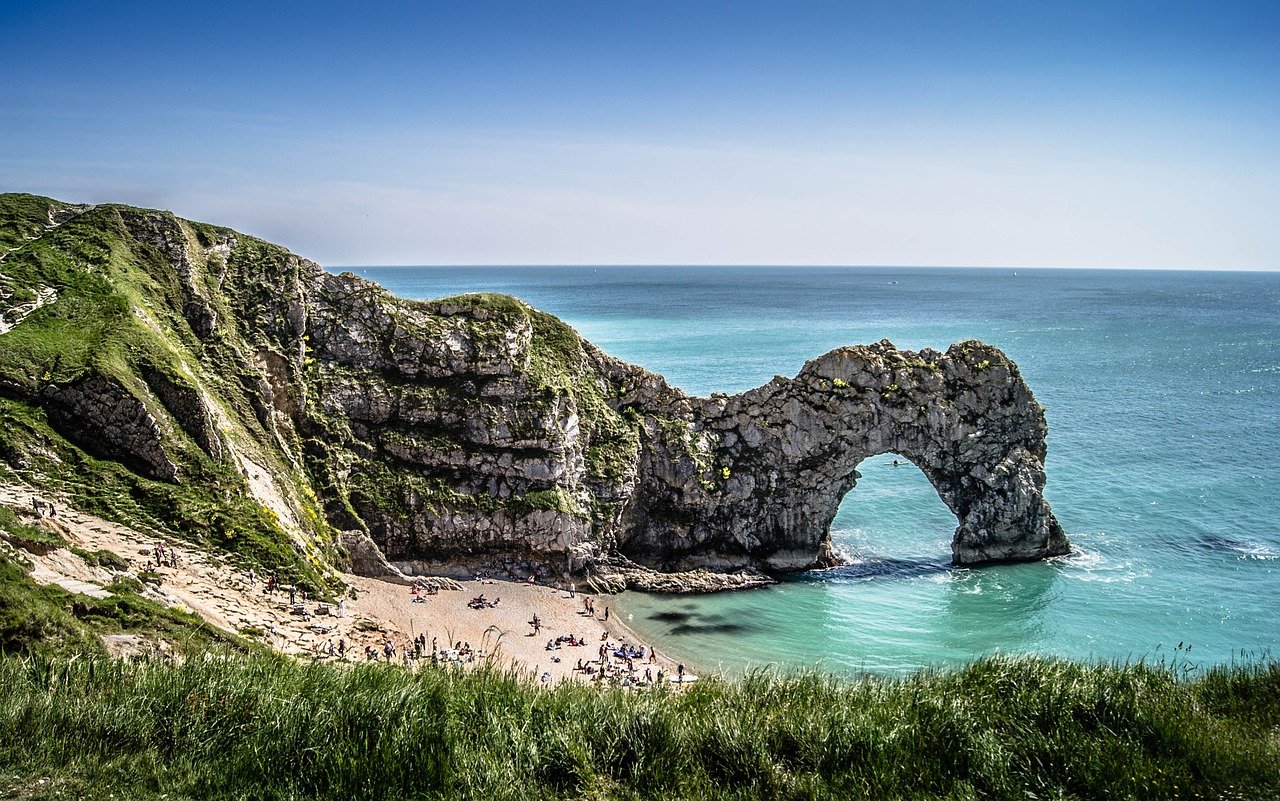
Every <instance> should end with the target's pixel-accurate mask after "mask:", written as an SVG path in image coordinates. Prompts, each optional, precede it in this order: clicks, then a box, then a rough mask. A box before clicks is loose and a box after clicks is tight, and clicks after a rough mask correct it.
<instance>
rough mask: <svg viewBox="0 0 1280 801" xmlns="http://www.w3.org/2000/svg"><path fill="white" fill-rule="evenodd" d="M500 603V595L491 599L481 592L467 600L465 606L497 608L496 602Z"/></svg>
mask: <svg viewBox="0 0 1280 801" xmlns="http://www.w3.org/2000/svg"><path fill="white" fill-rule="evenodd" d="M500 603H502V598H500V597H499V598H494V599H493V600H492V601H491V600H489V599H488V598H485V597H484V593H481V594H480V595H477V596H476V597H474V598H472V599H471V600H470V601H467V606H469V607H471V608H472V609H497V608H498V604H500Z"/></svg>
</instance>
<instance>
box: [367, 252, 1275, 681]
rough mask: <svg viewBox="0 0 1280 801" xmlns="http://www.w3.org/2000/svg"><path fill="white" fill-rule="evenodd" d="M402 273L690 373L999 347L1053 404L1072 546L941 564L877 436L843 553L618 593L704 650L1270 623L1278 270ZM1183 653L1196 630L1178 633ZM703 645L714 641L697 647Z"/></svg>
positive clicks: (931, 502) (1122, 633) (1069, 643)
mask: <svg viewBox="0 0 1280 801" xmlns="http://www.w3.org/2000/svg"><path fill="white" fill-rule="evenodd" d="M356 272H360V273H363V274H364V275H366V276H367V277H369V278H372V279H374V280H377V281H379V282H381V283H383V284H384V285H385V286H387V287H388V288H389V289H391V290H392V291H394V292H396V293H398V294H401V295H406V296H410V297H420V298H428V297H439V296H442V295H447V294H456V293H459V292H471V291H496V292H508V293H510V294H514V295H518V296H520V297H522V298H524V299H525V300H527V301H529V302H530V303H532V304H533V305H535V306H538V307H539V308H542V309H545V310H547V311H550V312H553V313H555V314H557V315H559V316H560V317H561V318H563V319H564V320H566V321H567V322H569V323H570V324H572V325H573V326H574V327H575V328H577V330H578V331H579V332H581V333H582V334H583V335H584V336H586V337H587V338H589V339H591V340H593V341H594V342H596V343H597V344H599V345H601V346H602V347H603V348H605V349H606V350H607V351H609V352H610V353H612V354H614V355H616V356H619V357H621V358H624V359H627V360H628V361H632V362H636V363H638V364H642V365H644V366H645V367H647V368H649V369H651V370H655V371H657V372H660V373H662V374H663V375H665V376H666V377H667V379H668V380H669V381H671V382H672V383H673V384H676V385H678V386H680V387H682V388H683V389H685V390H686V391H688V392H692V393H696V394H702V395H705V394H708V393H710V392H713V391H720V392H738V391H741V390H744V389H748V388H750V387H753V386H757V385H759V384H762V383H765V382H766V381H768V380H769V379H770V378H772V377H773V376H774V375H775V374H784V375H794V374H795V373H796V372H797V371H798V370H799V368H800V367H801V365H802V364H803V363H804V361H805V360H807V359H810V358H813V357H815V356H818V355H819V354H821V353H823V352H825V351H827V350H829V349H831V348H833V347H837V346H839V345H844V344H851V343H858V342H871V341H875V340H879V339H881V338H888V339H890V340H892V341H893V343H894V344H895V345H898V346H899V347H906V348H913V349H915V348H920V347H926V346H927V347H933V348H937V349H939V350H944V349H945V348H946V347H947V345H948V344H950V343H951V342H955V341H959V340H962V339H968V338H979V339H983V340H986V341H988V342H990V343H992V344H995V345H997V346H999V347H1000V348H1002V349H1003V350H1004V351H1005V352H1006V353H1007V354H1008V355H1009V356H1010V357H1011V358H1013V359H1014V360H1015V361H1016V362H1017V363H1018V364H1019V366H1020V367H1021V369H1022V373H1023V375H1024V377H1025V378H1026V379H1027V381H1028V382H1029V383H1030V385H1031V387H1032V389H1033V390H1034V391H1035V393H1036V396H1037V398H1038V399H1039V400H1040V402H1041V403H1043V404H1044V405H1045V407H1046V408H1047V414H1048V420H1049V426H1050V435H1049V458H1048V462H1047V468H1048V476H1049V480H1048V485H1047V487H1046V490H1045V492H1046V495H1047V496H1048V498H1049V501H1050V503H1052V504H1053V507H1054V511H1055V512H1056V513H1057V515H1058V517H1059V519H1060V520H1061V521H1062V523H1063V526H1064V527H1065V528H1066V530H1067V533H1068V536H1070V537H1071V539H1072V542H1073V543H1074V545H1075V546H1076V548H1077V550H1078V553H1077V554H1076V555H1074V556H1072V557H1069V558H1064V559H1059V560H1053V561H1050V562H1046V563H1040V564H1028V565H1013V566H1000V567H990V568H982V569H972V570H970V569H956V568H952V567H951V566H950V565H949V564H948V562H947V559H948V557H949V553H950V551H949V543H950V540H951V535H952V533H953V531H954V529H955V518H954V517H953V516H952V515H951V513H950V512H949V511H948V510H947V509H946V507H945V506H944V505H943V504H942V501H941V500H939V498H938V497H937V494H936V493H934V491H933V489H932V487H931V486H930V485H929V483H928V481H927V480H926V479H925V478H924V476H923V474H921V473H920V471H919V470H917V469H916V468H915V467H914V466H912V465H910V464H905V465H901V466H898V467H894V466H892V456H891V455H886V456H882V457H875V458H871V459H868V460H866V461H865V462H864V463H863V465H862V466H861V467H860V470H861V472H862V473H863V478H862V480H861V481H860V482H859V483H858V486H857V487H856V488H855V489H854V490H852V491H851V492H850V493H849V494H848V495H847V496H846V497H845V500H844V503H843V504H842V505H841V508H840V513H839V514H838V515H837V518H836V521H835V523H834V525H833V528H832V534H833V538H834V539H835V541H836V543H837V545H838V547H839V548H840V549H841V550H842V551H843V552H844V553H845V554H846V555H847V556H848V558H849V561H850V564H849V565H848V566H847V567H843V568H839V569H836V570H832V571H826V572H821V573H814V574H808V575H804V576H799V577H795V578H793V579H792V580H788V581H786V582H785V583H783V584H781V585H780V586H778V587H776V588H773V589H769V590H762V591H755V592H745V593H733V594H720V595H715V596H706V597H696V598H690V597H684V598H676V599H670V598H661V597H655V596H646V595H641V594H636V593H628V594H625V595H623V596H621V597H620V598H619V599H617V601H616V604H617V607H618V608H619V609H620V610H621V611H622V612H623V613H624V614H625V615H627V616H628V617H629V619H630V620H629V622H630V623H631V625H632V626H633V627H634V628H635V629H637V630H638V631H639V632H640V633H641V634H642V635H644V636H646V637H649V638H653V639H655V640H656V641H658V642H659V643H660V647H664V648H666V649H667V650H668V651H670V652H672V653H673V654H675V655H678V656H682V657H684V658H685V660H686V661H688V662H690V663H692V664H696V665H698V667H699V669H704V670H705V669H708V668H715V667H724V668H725V669H729V670H739V669H742V668H743V667H746V666H748V665H759V664H767V663H780V664H788V665H815V664H818V665H821V666H823V667H824V668H826V669H830V670H836V671H849V670H872V671H883V672H901V671H906V670H910V669H913V668H916V667H919V666H922V665H937V664H954V663H959V662H965V661H968V660H971V659H973V658H974V657H976V656H978V655H981V654H984V653H989V652H991V651H995V650H999V651H1004V652H1016V653H1023V652H1038V653H1046V654H1057V655H1064V656H1072V657H1096V658H1104V659H1137V658H1141V657H1144V656H1145V657H1148V658H1152V657H1154V658H1159V657H1161V656H1164V655H1168V654H1170V653H1171V652H1173V651H1175V649H1176V646H1178V644H1179V643H1182V644H1183V648H1184V649H1185V647H1186V646H1187V645H1190V646H1191V652H1190V658H1191V660H1192V661H1193V662H1222V661H1228V660H1230V659H1232V658H1233V657H1236V656H1238V655H1239V654H1240V652H1241V650H1244V651H1246V652H1252V653H1256V652H1258V651H1260V650H1269V649H1271V648H1273V647H1274V646H1276V645H1277V644H1278V643H1277V641H1278V640H1280V634H1278V633H1277V632H1278V631H1280V522H1278V521H1280V500H1278V497H1277V493H1276V487H1277V479H1280V469H1278V468H1277V466H1276V462H1275V459H1276V454H1277V453H1280V446H1278V443H1277V440H1278V439H1280V438H1278V437H1277V434H1280V274H1274V273H1272V274H1266V273H1213V272H1163V271H1161V272H1136V271H1135V272H1130V271H1071V270H1024V271H1020V274H1017V275H1015V274H1014V272H1013V271H1011V270H938V269H901V268H883V269H878V268H856V269H838V268H831V269H815V268H732V267H711V268H681V267H657V268H655V267H599V268H591V267H576V268H551V267H538V268H509V267H505V268H364V269H357V270H356ZM1178 653H1179V654H1182V653H1185V651H1179V652H1178ZM708 655H714V656H715V658H714V659H712V658H711V657H710V656H708Z"/></svg>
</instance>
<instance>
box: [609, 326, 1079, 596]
mask: <svg viewBox="0 0 1280 801" xmlns="http://www.w3.org/2000/svg"><path fill="white" fill-rule="evenodd" d="M694 404H695V405H694V409H693V423H694V425H695V426H697V427H698V428H699V429H700V431H702V432H705V433H706V434H707V435H708V439H709V440H710V441H711V442H712V443H713V448H712V453H711V458H712V459H713V460H714V467H713V470H714V471H715V472H713V475H715V476H716V477H717V478H718V479H720V480H719V481H717V482H716V484H715V485H714V486H712V487H706V486H698V485H697V484H696V482H693V481H691V479H690V478H689V476H688V475H687V473H688V471H681V470H680V469H677V467H673V466H672V465H670V464H666V463H664V462H663V457H664V454H663V453H662V452H661V449H651V450H650V452H648V453H646V455H645V460H644V463H643V464H642V477H641V487H640V488H639V489H638V492H637V504H636V507H637V509H638V512H639V513H638V514H636V515H635V516H633V517H632V518H631V521H630V522H631V526H630V529H631V530H630V531H629V532H628V534H627V536H625V538H624V539H623V541H622V542H621V543H620V547H621V549H622V551H623V553H625V554H626V555H627V556H629V557H631V558H632V559H634V560H636V561H638V562H640V563H642V564H646V565H649V566H651V567H655V568H658V569H663V570H684V569H691V568H697V567H706V568H711V569H720V570H727V569H737V568H744V567H756V568H763V569H766V570H771V571H794V570H804V569H809V568H813V567H823V566H829V565H832V564H834V563H835V557H834V554H833V553H832V550H831V543H830V529H831V523H832V521H833V520H834V519H835V515H836V511H837V510H838V508H839V505H840V501H841V499H843V498H844V496H845V494H846V493H848V492H849V491H850V490H851V489H852V488H853V487H854V485H855V484H856V482H857V478H858V473H857V470H856V468H857V466H858V465H859V464H860V463H861V462H862V461H863V460H864V459H867V458H869V457H875V456H880V455H883V454H888V453H894V454H901V455H902V456H904V457H906V458H907V459H909V460H910V461H911V462H912V463H913V464H915V465H916V466H917V467H919V468H920V470H921V471H922V472H923V473H924V474H925V476H926V477H927V478H928V479H929V481H930V482H931V483H932V484H933V486H934V488H935V489H936V490H937V492H938V496H939V497H940V498H941V499H942V501H943V502H944V503H945V504H946V505H947V507H948V508H949V509H950V510H951V511H952V512H953V513H954V514H955V515H956V519H957V522H958V525H957V527H956V531H955V536H954V538H953V540H952V545H951V551H952V561H953V562H954V563H956V564H966V565H971V564H982V563H990V562H1007V561H1024V560H1033V559H1043V558H1045V557H1049V556H1055V555H1060V554H1065V553H1068V552H1069V550H1070V545H1069V543H1068V542H1067V539H1066V536H1065V535H1064V533H1063V531H1062V527H1061V526H1060V525H1059V524H1058V521H1057V519H1056V518H1055V517H1054V516H1053V512H1052V511H1051V510H1050V508H1049V504H1048V503H1047V502H1046V501H1045V499H1044V495H1043V489H1044V483H1045V473H1044V456H1045V435H1046V433H1047V431H1048V428H1047V425H1046V423H1045V418H1044V410H1043V409H1042V408H1041V407H1040V405H1039V404H1038V403H1037V402H1036V400H1035V397H1034V396H1033V395H1032V393H1031V390H1030V388H1029V387H1028V386H1027V385H1026V383H1025V382H1024V381H1023V380H1022V378H1021V376H1020V375H1019V373H1018V369H1017V366H1016V365H1014V364H1013V363H1012V362H1010V361H1009V360H1008V359H1007V358H1006V357H1005V356H1004V354H1003V353H1001V352H1000V351H999V350H997V349H996V348H993V347H991V346H989V345H985V344H982V343H979V342H965V343H960V344H957V345H953V346H951V348H950V349H948V351H947V352H946V353H945V354H942V353H938V352H936V351H930V350H924V351H921V352H920V353H913V352H910V351H899V350H897V349H896V348H894V347H893V345H892V344H891V343H889V342H888V341H881V342H879V343H877V344H875V345H866V346H853V347H848V348H841V349H839V350H835V351H832V352H830V353H828V354H826V355H824V356H822V357H820V358H818V359H815V360H814V361H811V362H809V363H808V364H806V365H805V367H804V369H802V370H801V371H800V374H799V375H798V376H796V377H795V378H793V379H787V378H781V377H779V378H775V379H774V380H773V381H772V382H770V383H769V384H767V385H765V386H763V387H759V388H757V389H753V390H750V391H748V392H745V393H743V394H741V395H736V396H733V397H713V398H710V399H696V400H695V401H694ZM704 483H705V482H704Z"/></svg>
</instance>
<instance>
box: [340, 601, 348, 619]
mask: <svg viewBox="0 0 1280 801" xmlns="http://www.w3.org/2000/svg"><path fill="white" fill-rule="evenodd" d="M346 616H347V599H346V598H339V599H338V617H346Z"/></svg>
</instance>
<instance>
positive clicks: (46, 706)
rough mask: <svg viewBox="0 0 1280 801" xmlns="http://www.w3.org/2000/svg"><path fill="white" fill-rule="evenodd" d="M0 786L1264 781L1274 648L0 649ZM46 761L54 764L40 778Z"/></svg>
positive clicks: (744, 786)
mask: <svg viewBox="0 0 1280 801" xmlns="http://www.w3.org/2000/svg"><path fill="white" fill-rule="evenodd" d="M0 688H3V689H0V792H2V791H3V790H4V789H5V784H6V782H7V784H8V790H9V791H10V792H13V793H18V792H24V793H25V792H31V793H32V795H33V797H39V798H62V797H67V798H70V797H75V798H81V797H85V798H106V797H109V794H110V793H115V794H116V796H117V797H130V798H154V797H165V796H167V797H168V798H239V797H253V798H334V799H348V798H526V799H527V798H561V797H573V798H876V799H887V798H934V797H941V798H956V799H966V798H1010V799H1014V798H1016V799H1026V798H1041V799H1047V798H1081V799H1085V798H1151V799H1178V798H1186V799H1193V798H1222V799H1234V798H1272V797H1275V796H1276V794H1277V793H1280V741H1278V735H1277V728H1276V726H1277V721H1280V666H1277V665H1275V664H1267V665H1255V666H1252V667H1238V668H1232V669H1220V670H1215V671H1213V672H1212V673H1210V674H1208V675H1205V676H1203V677H1200V678H1198V679H1195V680H1180V679H1179V678H1177V677H1175V675H1174V674H1173V673H1172V672H1171V671H1169V670H1168V669H1165V668H1163V667H1155V668H1153V667H1144V666H1130V667H1113V666H1082V665H1079V664H1073V663H1069V662H1056V661H1048V660H1041V659H1035V658H1022V659H1010V658H1005V657H995V658H989V659H984V660H981V661H979V662H977V663H975V664H973V665H971V666H970V667H968V668H965V669H964V670H961V671H955V672H952V671H946V672H923V673H920V674H917V675H916V676H914V677H911V678H908V679H902V680H889V679H866V680H861V681H856V682H847V683H846V682H838V681H834V680H831V679H826V678H822V677H818V676H792V677H787V678H777V677H773V676H768V675H756V676H750V677H748V678H746V679H745V680H741V681H736V682H729V683H723V682H719V681H706V682H703V683H700V684H698V685H696V686H694V687H693V688H691V690H690V691H688V692H685V693H683V694H679V695H673V694H668V693H665V692H651V693H644V694H633V693H626V692H623V691H607V690H606V691H601V690H596V689H594V688H591V687H581V686H566V687H562V688H560V689H557V690H554V691H546V690H541V689H539V688H536V687H533V686H531V685H530V684H528V683H525V682H522V681H520V680H517V679H513V678H512V677H510V676H505V675H501V674H498V673H493V672H474V673H454V672H452V671H431V670H426V671H424V672H421V673H419V674H416V675H415V674H410V673H408V672H406V671H403V670H401V669H398V668H389V667H383V666H364V667H359V668H355V669H349V670H342V669H335V668H332V667H328V666H319V665H303V664H298V663H294V662H289V661H286V660H284V659H281V658H275V657H250V658H237V659H233V660H230V661H224V660H222V659H213V660H212V661H206V660H191V661H188V662H187V663H186V664H185V665H183V666H180V667H168V666H162V665H158V664H145V663H144V664H134V665H129V664H120V663H115V664H112V663H88V664H86V663H85V662H84V661H83V660H82V661H80V662H78V663H75V664H73V665H70V666H66V665H64V664H61V663H46V662H27V663H21V662H19V661H17V660H13V659H7V660H2V661H0ZM41 779H46V780H47V781H45V782H44V783H43V784H39V783H38V782H39V780H41Z"/></svg>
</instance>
